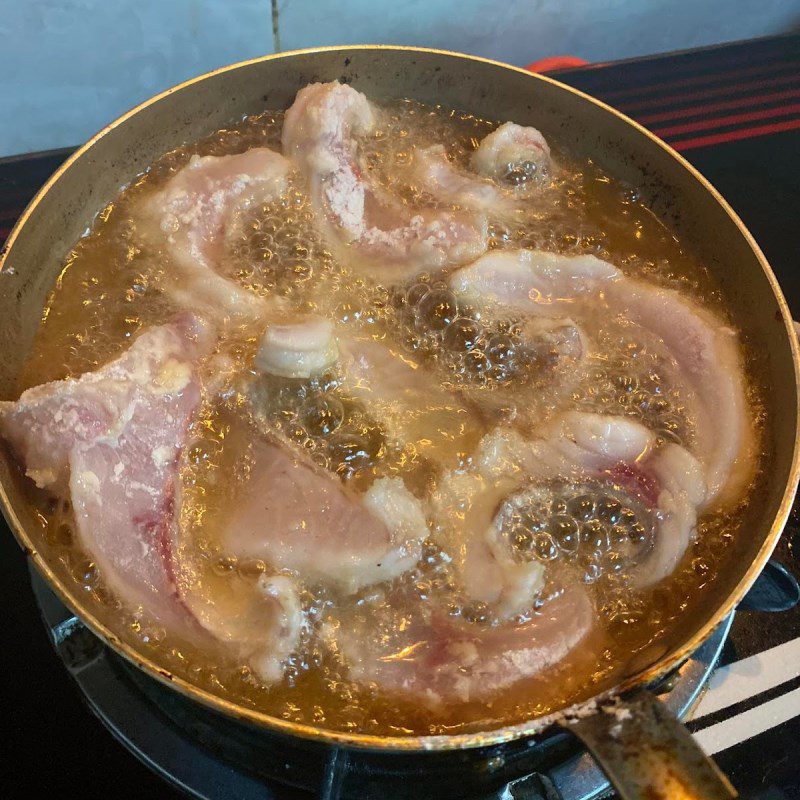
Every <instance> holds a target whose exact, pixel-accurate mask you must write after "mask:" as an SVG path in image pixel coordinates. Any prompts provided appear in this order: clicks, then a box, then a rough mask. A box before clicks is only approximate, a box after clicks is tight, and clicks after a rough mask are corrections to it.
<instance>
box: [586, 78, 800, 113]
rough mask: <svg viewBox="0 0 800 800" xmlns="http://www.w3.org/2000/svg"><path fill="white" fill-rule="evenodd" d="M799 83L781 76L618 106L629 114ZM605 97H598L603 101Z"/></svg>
mask: <svg viewBox="0 0 800 800" xmlns="http://www.w3.org/2000/svg"><path fill="white" fill-rule="evenodd" d="M792 82H794V83H800V75H798V74H795V75H782V76H781V77H779V78H770V79H769V80H763V81H750V83H740V84H735V85H730V86H718V87H716V88H714V89H705V90H704V91H702V92H689V93H688V94H673V95H668V96H667V97H660V98H659V99H658V100H647V101H643V102H639V103H625V104H621V105H620V106H619V108H620V110H622V111H624V112H625V113H626V114H630V113H631V111H632V110H634V109H639V108H658V107H659V106H669V105H670V104H674V103H689V102H691V101H692V100H701V99H702V98H704V97H718V96H719V95H724V94H738V93H741V92H747V91H750V90H751V89H754V90H759V89H767V88H770V87H772V86H781V85H783V84H785V83H792ZM606 97H607V95H605V94H603V95H601V96H600V99H601V100H605V98H606Z"/></svg>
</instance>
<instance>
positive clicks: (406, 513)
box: [220, 424, 428, 594]
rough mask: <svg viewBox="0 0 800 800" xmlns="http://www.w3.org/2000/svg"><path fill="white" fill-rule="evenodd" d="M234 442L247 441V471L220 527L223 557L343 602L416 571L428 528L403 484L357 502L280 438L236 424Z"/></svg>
mask: <svg viewBox="0 0 800 800" xmlns="http://www.w3.org/2000/svg"><path fill="white" fill-rule="evenodd" d="M233 436H234V437H236V438H240V439H243V438H249V439H250V444H249V448H247V449H246V450H245V449H243V450H242V452H243V453H245V452H246V453H247V458H248V459H249V470H248V476H247V478H246V480H245V481H244V483H243V484H242V486H241V487H239V488H238V490H237V491H236V493H235V495H234V498H233V501H232V502H231V504H230V508H229V510H228V512H227V513H226V514H225V520H224V522H223V524H222V530H221V533H220V536H221V544H222V547H223V549H224V550H225V551H226V552H228V553H230V554H232V555H235V556H237V557H239V558H260V559H263V560H264V561H266V562H267V563H269V564H271V565H272V566H273V567H274V568H276V569H282V570H290V571H292V572H294V573H297V574H298V575H299V576H301V577H302V578H303V579H304V580H306V581H308V582H310V583H312V584H313V583H320V584H324V585H327V586H333V587H335V588H336V589H338V590H339V591H341V592H344V593H346V594H352V593H354V592H356V591H358V590H359V589H361V588H362V587H364V586H369V585H371V584H375V583H381V582H383V581H388V580H391V579H392V578H395V577H397V576H398V575H401V574H402V573H404V572H406V571H407V570H409V569H411V568H412V567H413V566H414V565H415V564H416V563H417V561H418V560H419V557H420V549H421V545H420V543H421V541H422V540H423V539H424V538H425V537H426V536H427V535H428V524H427V521H426V519H425V515H424V513H423V511H422V508H421V506H420V503H419V501H418V500H417V499H416V498H415V497H414V496H413V495H412V494H411V493H410V492H409V491H408V490H407V489H406V487H405V485H404V483H403V481H402V479H401V478H397V477H393V478H379V479H378V480H376V481H374V482H373V484H372V485H371V486H370V488H369V489H368V490H367V491H366V492H365V493H364V494H363V495H358V494H356V493H355V492H353V491H352V490H350V489H348V488H347V487H346V486H345V485H344V484H343V483H342V482H341V481H340V480H339V478H338V477H337V476H336V475H334V474H333V473H330V472H328V471H327V470H324V469H322V468H321V467H318V466H317V465H316V464H314V463H313V461H311V459H310V458H308V456H307V455H306V454H305V453H303V452H301V451H300V450H299V449H296V448H294V447H292V446H291V445H289V444H288V443H286V442H283V441H281V440H280V439H278V438H277V437H273V438H270V437H266V436H263V435H260V434H258V433H254V432H252V431H249V429H245V428H244V427H242V426H241V424H240V427H239V430H238V431H237V430H235V429H234V432H233ZM229 445H230V437H229Z"/></svg>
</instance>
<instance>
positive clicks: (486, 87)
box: [0, 46, 800, 800]
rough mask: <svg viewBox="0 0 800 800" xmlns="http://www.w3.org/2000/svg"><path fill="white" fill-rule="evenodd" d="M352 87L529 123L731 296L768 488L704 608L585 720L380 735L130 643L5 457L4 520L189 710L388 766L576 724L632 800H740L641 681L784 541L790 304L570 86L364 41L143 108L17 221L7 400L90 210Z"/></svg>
mask: <svg viewBox="0 0 800 800" xmlns="http://www.w3.org/2000/svg"><path fill="white" fill-rule="evenodd" d="M335 79H338V80H342V81H346V82H348V83H351V84H353V85H354V86H355V87H357V88H358V89H359V90H361V91H363V92H365V93H366V94H367V95H368V96H369V97H371V98H374V99H376V100H390V99H399V98H405V97H410V98H414V99H416V100H419V101H422V102H425V103H429V104H437V103H440V104H443V105H444V106H447V107H451V108H458V109H463V110H465V111H468V112H472V113H475V114H477V115H480V116H481V117H485V118H491V119H498V120H513V121H514V122H517V123H520V124H523V125H535V126H536V127H537V128H540V129H541V130H542V131H543V132H544V133H545V135H546V136H547V135H549V136H552V137H553V138H554V139H555V140H556V141H558V142H559V144H560V145H561V146H562V147H563V148H564V149H565V150H566V151H568V152H570V153H571V154H573V155H574V156H576V157H579V158H580V157H583V158H585V157H591V158H592V159H593V160H594V161H595V162H596V163H598V164H599V165H600V166H601V167H602V168H603V169H605V170H606V171H607V172H608V173H609V174H611V175H613V176H615V177H616V178H618V179H620V180H622V181H625V182H627V183H629V184H631V185H634V186H637V187H639V189H640V190H641V193H642V196H643V199H644V202H646V203H647V204H648V205H649V207H650V208H652V209H653V211H654V212H655V213H656V214H657V215H658V216H659V217H660V218H661V219H662V220H663V221H664V222H665V223H666V224H667V225H668V226H669V227H670V228H672V229H673V230H674V231H675V232H676V234H677V235H678V236H679V237H680V238H681V239H682V241H683V242H684V243H685V244H686V245H687V246H688V247H689V248H691V249H692V250H693V251H694V252H695V253H696V254H697V255H698V256H699V257H700V258H701V259H702V261H703V263H704V264H705V265H706V266H707V268H708V269H709V271H710V272H711V274H712V276H713V277H714V278H715V279H716V281H717V282H718V284H719V285H720V287H721V292H722V295H723V298H724V301H725V303H726V304H727V307H728V308H729V309H730V311H731V313H732V315H733V318H734V319H735V320H736V323H737V325H738V326H739V327H740V328H741V330H742V334H743V336H744V338H745V339H746V341H747V342H748V344H749V346H750V348H751V351H752V352H753V353H756V354H757V355H758V358H757V361H758V369H759V373H760V374H759V379H760V380H761V381H762V382H763V384H764V385H765V386H767V387H769V392H768V393H767V396H766V397H765V398H764V403H765V407H764V417H765V420H766V423H767V424H766V434H765V435H766V438H767V442H766V448H767V451H768V469H769V477H770V479H769V481H764V482H763V484H764V485H763V487H762V488H761V489H760V491H759V492H758V493H757V495H756V496H754V497H753V498H752V499H751V501H750V503H749V504H748V509H747V512H746V514H747V519H746V526H745V528H744V530H745V531H746V534H745V535H741V536H739V537H738V538H737V540H736V541H735V542H734V543H733V544H732V545H731V547H730V554H729V557H728V558H727V559H726V560H725V564H724V565H723V566H722V567H721V568H720V569H721V571H720V574H719V576H718V578H717V580H715V581H714V582H713V584H712V585H710V586H709V587H708V589H707V591H706V593H705V598H704V602H703V604H702V606H700V607H698V608H697V609H695V611H694V613H693V614H692V615H690V616H687V617H686V618H682V619H681V621H680V624H679V625H675V626H674V627H673V628H672V629H670V630H668V631H666V632H665V634H664V636H663V638H662V640H661V641H660V642H658V643H656V645H655V646H654V647H653V648H651V650H650V651H649V652H648V653H647V655H646V657H645V658H643V660H642V663H640V664H639V665H638V669H637V670H636V672H635V674H633V675H631V676H630V677H629V678H628V679H626V680H625V681H624V682H622V683H621V684H620V685H619V686H617V687H615V688H614V689H613V690H610V691H607V692H604V693H603V694H601V695H598V696H597V697H596V698H594V699H593V700H592V701H591V702H589V703H584V704H582V705H581V706H580V707H579V708H571V709H565V710H563V711H562V712H559V713H558V714H555V715H551V716H550V717H547V718H539V719H531V720H529V721H526V722H524V723H522V724H517V725H514V726H510V727H502V728H497V729H492V730H486V731H481V732H478V733H466V734H458V735H442V736H427V737H426V736H409V737H398V736H374V735H366V734H359V733H343V732H337V731H330V730H326V729H324V728H320V727H314V726H311V725H303V724H296V723H293V722H289V721H286V720H283V719H277V718H275V717H270V716H268V715H266V714H264V713H261V712H259V711H256V710H254V709H252V708H248V707H245V706H240V705H237V704H235V703H233V702H230V701H229V700H225V699H222V698H220V697H218V696H215V695H213V694H211V693H209V692H207V691H204V690H201V689H199V688H198V687H196V686H193V685H192V684H190V683H188V682H187V681H185V680H184V679H182V678H181V677H179V676H177V675H172V674H169V673H167V672H165V670H164V669H163V668H161V667H159V666H158V665H156V664H155V663H153V662H152V661H151V659H150V657H149V655H148V654H147V652H145V651H141V650H137V649H136V648H135V647H134V646H133V645H131V644H130V643H129V642H125V641H122V640H120V639H119V638H118V637H117V636H115V635H114V634H113V633H112V631H111V630H110V629H109V628H108V627H107V625H105V624H104V622H103V621H102V620H101V619H100V618H98V616H97V615H96V613H95V611H94V610H93V609H92V608H91V607H89V606H88V605H87V601H86V599H85V597H82V596H81V594H80V593H79V590H78V589H77V588H76V586H75V584H74V583H70V582H69V581H68V580H67V579H66V577H65V575H64V573H63V571H62V570H61V569H60V568H59V566H58V565H57V564H56V563H55V561H56V560H55V559H54V558H52V557H50V556H48V555H47V553H46V552H45V548H43V546H42V530H41V525H40V524H39V523H38V521H37V519H36V516H35V514H34V511H33V509H32V508H31V504H30V502H29V499H28V496H27V494H26V492H25V487H24V485H23V481H24V479H22V477H21V476H20V473H19V470H18V469H16V468H15V466H14V463H13V461H12V459H11V457H10V455H9V454H8V453H7V452H3V453H2V454H0V494H1V499H2V505H3V511H4V514H5V516H6V518H7V520H8V522H9V524H10V526H11V529H12V530H13V531H14V534H15V535H16V537H17V539H18V540H19V543H20V544H21V546H22V547H23V548H24V549H25V551H26V552H27V553H28V555H29V556H30V558H31V560H32V562H33V563H34V564H35V566H36V567H37V569H38V570H39V571H40V573H41V574H42V576H43V577H44V578H45V580H46V581H47V582H48V583H49V585H50V586H51V588H53V589H54V591H55V592H56V593H57V594H58V595H59V597H60V598H61V599H62V601H63V602H64V603H66V604H67V605H68V606H69V607H70V608H71V609H72V610H73V611H74V612H75V613H76V614H77V615H78V617H79V618H80V619H81V620H82V621H83V622H84V623H85V624H86V626H88V628H90V629H91V630H92V631H93V632H94V633H95V634H96V635H97V636H98V637H100V639H101V640H103V641H104V642H105V643H107V644H108V645H109V646H110V647H112V648H113V649H115V650H116V651H117V652H118V653H120V654H121V655H122V656H124V657H125V658H126V659H127V660H128V661H130V662H131V664H133V665H134V666H135V668H136V669H138V670H141V671H142V672H144V673H147V674H148V675H150V676H152V677H154V678H156V679H157V680H159V681H161V682H163V683H165V684H167V685H168V686H170V687H171V689H172V690H173V691H174V692H179V693H182V694H183V695H185V696H186V697H188V698H189V699H190V700H191V701H194V702H197V703H200V704H204V705H205V706H208V707H211V709H213V710H215V711H216V712H218V713H220V714H222V715H223V717H229V718H230V717H233V718H235V719H236V720H238V721H239V722H243V723H245V724H247V725H249V726H252V727H255V728H256V729H259V730H262V731H263V732H264V734H265V735H269V736H279V737H283V738H284V740H285V741H287V742H293V743H295V744H296V743H297V741H298V740H299V739H311V740H314V741H315V743H316V745H319V746H323V747H331V748H339V750H340V751H341V749H345V750H347V749H348V748H350V749H362V750H363V749H366V750H369V751H373V752H378V753H382V754H388V753H397V752H399V751H402V755H403V757H407V756H413V754H414V753H419V754H420V756H422V754H423V752H424V753H430V752H432V751H434V752H440V753H442V755H445V754H447V753H449V754H451V755H452V754H453V752H454V751H460V753H461V756H462V757H463V758H464V759H466V760H469V758H470V757H471V753H479V752H482V751H483V750H485V748H486V746H489V745H492V746H504V745H505V743H509V744H514V745H519V743H520V741H521V740H523V739H526V738H530V737H534V738H535V736H536V735H537V734H539V733H540V732H541V731H543V730H545V729H546V728H548V727H549V726H551V725H552V724H553V723H554V722H557V723H559V724H561V725H565V726H570V727H571V729H572V730H573V731H574V732H575V733H576V734H577V735H578V737H579V738H581V739H582V740H583V741H584V742H585V743H586V744H587V745H588V746H589V748H590V749H591V750H592V752H593V753H594V755H595V757H596V758H597V759H598V760H599V761H600V762H601V765H602V766H603V768H604V769H605V771H606V772H607V774H608V775H609V777H610V779H611V780H612V782H613V783H614V784H615V786H616V787H617V789H618V791H619V792H620V794H621V795H622V796H623V797H624V798H626V800H634V799H635V800H644V798H648V800H656V799H657V798H665V800H666V798H669V799H670V800H676V799H677V798H684V797H685V798H723V797H734V796H735V793H734V792H733V790H732V789H731V787H730V785H729V784H728V783H727V781H726V780H725V778H724V777H723V776H722V775H721V774H720V773H719V772H718V771H717V770H716V768H715V767H714V766H713V765H712V764H711V762H710V761H709V760H707V759H706V758H705V757H704V756H703V754H702V753H701V752H700V750H699V749H698V748H697V747H696V746H695V745H694V743H693V740H692V739H691V737H690V736H689V734H688V733H687V732H686V731H685V729H683V728H682V726H680V725H679V723H677V721H675V720H673V719H671V718H670V717H669V715H668V714H667V713H666V711H665V709H664V706H663V704H661V703H660V701H658V700H657V699H656V698H655V697H654V696H653V695H651V694H649V693H648V691H647V690H646V687H647V686H649V685H652V684H653V683H654V682H656V681H657V680H658V679H659V678H661V677H663V676H665V675H666V674H668V673H669V672H670V671H671V670H673V669H675V668H676V667H677V666H678V665H680V664H681V663H682V662H683V661H684V660H685V659H686V658H687V657H688V656H689V654H690V653H692V652H693V651H694V650H695V649H696V648H697V647H698V646H699V645H700V644H701V643H702V642H703V641H704V640H705V639H706V638H707V637H709V635H710V634H711V633H712V632H713V631H714V629H715V628H716V627H717V626H718V625H719V624H720V623H721V622H722V620H723V619H724V618H725V617H726V616H727V615H728V614H729V613H730V612H731V610H732V609H733V608H734V607H735V605H736V604H737V603H738V601H739V600H740V599H741V598H742V597H743V596H744V594H745V592H746V591H747V589H748V588H749V587H750V585H751V584H752V583H753V581H754V580H755V579H756V577H757V576H758V574H759V572H760V570H761V569H762V567H763V566H764V564H765V563H766V561H767V559H768V558H769V555H770V553H771V551H772V549H773V547H774V545H775V543H776V541H777V539H778V537H779V535H780V533H781V530H782V528H783V525H784V522H785V519H786V517H787V515H788V513H789V509H790V505H791V501H792V498H793V496H794V493H795V490H796V487H797V481H798V447H797V444H796V443H797V428H798V392H797V386H798V364H799V363H800V361H799V360H798V347H797V343H796V340H795V338H794V336H793V333H792V327H791V319H790V316H789V312H788V309H787V305H786V302H785V300H784V298H783V296H782V294H781V291H780V289H779V287H778V284H777V282H776V280H775V276H774V275H773V273H772V271H771V270H770V268H769V265H768V264H767V262H766V260H765V259H764V256H763V255H762V253H761V251H760V250H759V248H758V246H757V245H756V243H755V242H754V241H753V239H752V237H751V236H750V234H749V233H748V231H747V230H746V228H745V227H744V225H743V224H742V222H741V220H739V218H738V217H737V216H736V215H735V214H734V212H733V211H732V210H731V208H730V207H729V206H728V205H727V203H726V202H725V201H724V200H723V199H722V197H721V196H720V195H719V194H718V192H717V191H716V190H715V189H714V188H713V187H712V186H711V185H710V184H709V183H708V181H706V180H705V179H704V178H703V177H702V176H701V175H700V174H699V173H698V172H697V171H696V170H694V169H693V168H692V167H691V166H690V165H689V164H688V163H687V162H686V161H684V160H683V159H682V158H681V157H680V156H679V155H677V154H676V153H675V152H673V151H672V150H671V149H670V148H669V147H667V146H666V145H665V144H664V143H663V142H661V141H660V140H658V139H657V138H655V137H654V136H652V135H651V134H650V133H648V132H647V131H646V130H644V129H643V128H642V127H640V126H639V125H637V124H636V123H635V122H633V121H631V120H630V119H628V118H626V117H624V116H623V115H621V114H619V113H618V112H616V111H614V110H613V109H611V108H609V107H608V106H606V105H604V104H602V103H600V102H598V101H596V100H594V99H592V98H590V97H588V96H587V95H584V94H582V93H581V92H578V91H575V90H574V89H571V88H569V87H566V86H564V85H562V84H559V83H558V82H556V81H554V80H552V79H550V78H547V77H543V76H540V75H533V74H531V73H528V72H526V71H524V70H521V69H516V68H513V67H509V66H506V65H503V64H499V63H496V62H492V61H487V60H484V59H479V58H474V57H470V56H465V55H460V54H456V53H448V52H442V51H433V50H423V49H416V48H401V47H382V46H358V47H342V48H323V49H317V50H305V51H298V52H294V53H286V54H281V55H276V56H267V57H265V58H261V59H256V60H253V61H247V62H243V63H241V64H236V65H233V66H231V67H226V68H224V69H220V70H217V71H216V72H212V73H209V74H207V75H203V76H201V77H199V78H196V79H194V80H191V81H188V82H186V83H184V84H181V85H179V86H177V87H175V88H173V89H170V90H168V91H166V92H164V93H163V94H161V95H158V96H157V97H154V98H153V99H151V100H149V101H147V102H146V103H144V104H142V105H141V106H139V107H137V108H135V109H133V110H132V111H130V112H128V113H127V114H125V115H124V116H122V117H120V118H119V119H118V120H117V121H116V122H114V123H112V124H111V125H109V126H108V127H107V128H105V129H104V130H103V131H101V132H100V133H99V134H98V135H97V136H95V137H94V138H93V139H91V140H90V141H89V142H88V143H87V144H86V145H85V146H84V147H82V148H81V149H80V150H78V151H77V152H76V153H75V154H74V155H73V156H72V157H71V158H70V159H69V160H68V161H67V162H66V163H65V164H64V165H63V166H62V167H61V168H60V169H59V170H58V171H57V172H56V173H55V175H53V177H52V178H51V179H50V180H49V181H48V182H47V184H46V185H45V186H44V188H43V189H42V190H41V191H40V192H39V194H38V195H37V196H36V197H35V198H34V200H33V201H32V202H31V204H30V205H29V207H28V208H27V209H26V211H25V213H24V214H23V215H22V217H21V218H20V220H19V222H18V223H17V225H16V227H15V228H14V230H13V231H12V233H11V236H10V237H9V239H8V242H7V244H6V247H5V249H4V252H3V253H2V256H1V257H0V258H1V261H0V265H1V266H2V271H0V352H2V354H3V355H2V359H0V396H2V397H3V398H7V399H13V398H15V397H16V396H17V384H18V378H19V375H20V372H21V369H22V365H23V364H24V362H25V360H26V358H27V357H28V355H29V353H30V352H31V348H32V345H33V340H34V336H35V334H36V331H37V328H38V326H39V321H40V319H41V316H42V309H43V306H44V304H45V301H46V297H47V294H48V292H49V290H50V288H51V287H52V285H53V283H54V281H55V278H56V275H57V274H58V271H59V269H60V268H61V265H62V263H63V259H64V257H65V256H66V254H67V252H68V251H69V249H70V247H71V245H72V244H73V243H74V242H75V241H76V240H77V239H78V238H79V237H80V236H81V235H82V233H83V232H84V231H85V229H86V226H87V224H88V223H89V221H90V220H91V219H92V218H93V216H94V215H95V214H96V213H97V212H98V211H100V210H101V209H102V208H103V207H104V206H105V205H106V204H107V203H108V202H109V201H111V200H112V199H113V198H114V197H115V196H116V195H117V193H118V192H119V190H120V187H122V186H123V185H125V184H127V183H128V182H130V181H131V180H132V179H133V178H134V177H135V176H136V175H137V174H138V173H140V172H141V171H142V170H144V169H145V168H146V167H147V166H148V165H149V164H150V163H152V162H153V161H154V160H155V159H156V158H157V157H158V156H160V155H161V154H163V153H164V152H166V151H168V150H171V149H173V148H175V147H177V146H178V145H180V144H183V143H185V142H187V141H192V140H196V139H199V138H200V137H202V136H205V135H207V134H209V133H211V132H213V131H214V130H216V129H218V128H220V127H223V126H225V125H226V124H229V123H231V122H232V121H235V120H238V119H241V118H242V117H243V116H244V115H246V114H254V113H258V112H260V111H263V110H264V109H266V108H286V107H288V106H289V105H290V104H291V102H292V100H293V98H294V96H295V94H296V92H297V91H298V89H300V88H301V87H302V86H304V85H306V84H307V83H310V82H313V81H330V80H335Z"/></svg>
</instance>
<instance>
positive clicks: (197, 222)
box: [142, 147, 289, 318]
mask: <svg viewBox="0 0 800 800" xmlns="http://www.w3.org/2000/svg"><path fill="white" fill-rule="evenodd" d="M288 172H289V162H288V161H287V160H286V159H285V158H283V156H281V155H279V154H278V153H275V152H273V151H272V150H269V149H267V148H265V147H256V148H252V149H251V150H247V151H246V152H244V153H240V154H239V155H232V156H204V157H202V158H201V157H200V156H197V155H195V156H192V158H191V160H190V161H189V163H188V164H187V165H186V166H185V167H183V169H181V170H180V171H179V172H178V173H177V174H176V175H175V176H174V177H173V178H171V179H170V180H169V181H168V182H167V184H166V185H165V186H164V188H163V189H160V190H159V191H158V192H156V193H155V194H154V195H152V196H150V197H148V198H147V199H146V201H145V202H144V204H143V208H142V216H143V218H144V219H145V220H146V221H147V222H149V224H150V226H151V227H152V228H153V231H152V233H154V234H155V236H154V238H155V239H156V241H158V240H161V239H162V238H164V237H166V241H167V249H168V251H169V253H170V255H171V257H172V267H173V269H174V272H173V273H172V274H169V275H167V276H166V281H165V289H166V290H167V292H168V293H169V294H170V296H171V297H172V298H173V299H174V300H175V301H176V302H177V303H178V304H179V305H181V306H184V307H185V308H188V309H191V310H193V311H202V312H204V313H206V314H209V315H211V316H212V317H213V318H216V317H218V316H219V315H233V316H244V317H259V316H261V315H262V314H263V313H264V309H265V307H266V306H267V301H266V300H264V299H262V298H260V297H258V296H257V295H256V294H254V293H253V292H250V291H248V290H247V289H245V288H243V287H241V286H238V285H237V284H236V283H234V282H233V281H231V280H228V279H227V278H225V277H223V276H222V275H221V274H220V273H219V272H218V267H219V264H220V261H221V259H222V258H223V256H224V254H225V250H226V244H227V242H228V239H229V237H230V236H231V232H232V231H234V230H235V229H236V227H237V223H238V220H239V217H240V215H241V214H242V213H243V212H244V211H245V210H246V209H247V208H248V207H249V206H251V205H253V204H255V203H260V202H265V201H269V200H273V199H275V198H277V197H279V196H280V194H281V193H282V192H283V190H284V188H285V186H286V176H287V174H288Z"/></svg>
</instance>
